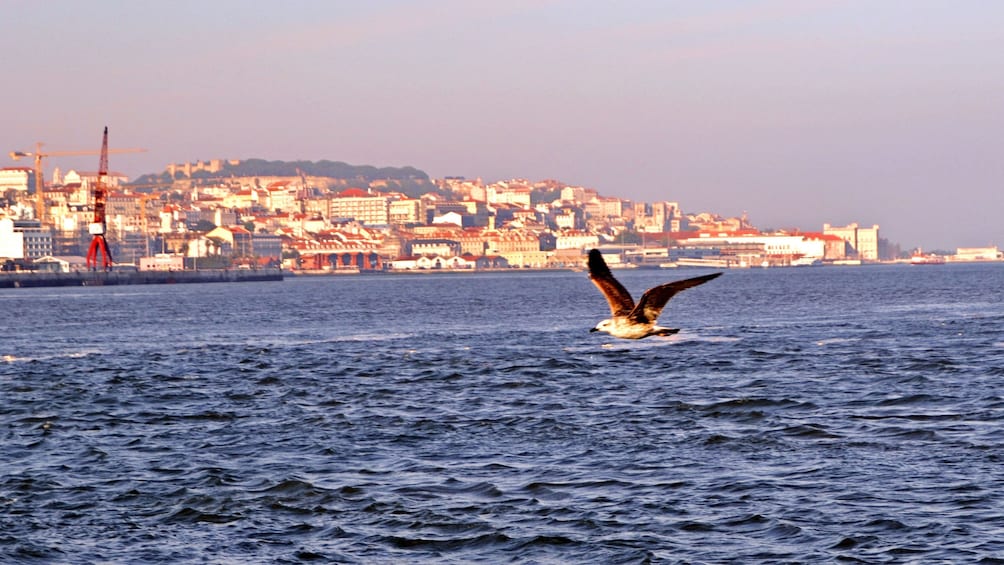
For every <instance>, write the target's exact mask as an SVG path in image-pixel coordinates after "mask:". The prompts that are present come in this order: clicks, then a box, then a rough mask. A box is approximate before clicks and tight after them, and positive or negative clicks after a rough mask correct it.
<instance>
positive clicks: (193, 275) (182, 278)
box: [0, 269, 283, 288]
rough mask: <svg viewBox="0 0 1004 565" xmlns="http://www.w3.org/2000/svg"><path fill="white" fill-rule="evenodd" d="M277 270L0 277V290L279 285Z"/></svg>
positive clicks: (29, 274) (281, 277) (280, 272)
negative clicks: (131, 285)
mask: <svg viewBox="0 0 1004 565" xmlns="http://www.w3.org/2000/svg"><path fill="white" fill-rule="evenodd" d="M282 279H283V273H282V271H281V270H279V269H252V270H243V269H236V270H222V269H220V270H216V269H211V270H200V271H81V272H76V273H34V272H14V273H0V288H31V287H44V286H114V285H130V284H184V283H213V282H255V281H281V280H282Z"/></svg>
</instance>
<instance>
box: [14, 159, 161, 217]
mask: <svg viewBox="0 0 1004 565" xmlns="http://www.w3.org/2000/svg"><path fill="white" fill-rule="evenodd" d="M42 145H44V144H43V143H42V142H41V141H40V142H38V143H36V144H35V151H34V152H29V151H11V152H10V158H11V159H13V160H15V161H17V160H18V159H22V158H26V157H34V158H35V197H36V198H37V200H36V202H35V216H36V217H37V218H38V221H39V222H40V223H42V222H44V221H45V190H44V186H45V184H44V183H43V182H42V159H44V158H46V157H70V156H80V155H100V154H101V151H100V150H96V151H88V150H84V151H45V152H43V151H42ZM144 151H146V149H138V148H129V149H109V150H108V152H109V153H142V152H144Z"/></svg>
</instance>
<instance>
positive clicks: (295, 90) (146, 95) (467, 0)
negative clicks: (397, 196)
mask: <svg viewBox="0 0 1004 565" xmlns="http://www.w3.org/2000/svg"><path fill="white" fill-rule="evenodd" d="M0 8H2V11H3V18H2V20H0V22H2V23H0V54H2V55H0V68H2V75H0V77H2V79H0V80H2V83H0V84H2V87H0V88H2V90H0V112H2V114H0V115H2V116H3V119H2V121H0V151H2V154H0V155H3V158H2V160H0V163H2V165H0V166H13V165H16V164H19V163H15V162H13V161H11V160H10V159H9V158H8V157H6V156H5V154H6V152H8V151H11V150H15V149H31V148H32V147H33V144H34V143H35V142H36V141H42V142H45V143H46V147H47V149H49V150H52V151H60V150H73V149H90V148H94V149H97V148H99V146H100V142H101V130H102V128H103V127H104V126H105V125H107V126H108V127H109V128H110V139H111V145H112V146H113V147H144V148H147V149H148V152H147V153H144V154H124V155H112V156H111V158H110V161H111V168H112V169H113V170H117V171H121V172H124V173H126V174H129V175H131V176H138V175H139V174H143V173H148V172H160V171H162V170H163V169H164V166H165V165H166V164H167V163H169V162H173V161H187V160H198V159H211V158H218V157H225V158H251V157H257V158H263V159H283V160H295V159H308V160H319V159H331V160H339V161H346V162H349V163H353V164H370V165H376V166H402V165H412V166H415V167H418V168H420V169H423V170H425V171H426V172H428V173H429V174H430V175H432V176H435V177H440V176H445V175H463V176H467V177H481V178H483V179H485V180H486V181H494V180H499V179H506V178H512V177H522V178H528V179H531V180H539V179H544V178H554V179H558V180H562V181H565V182H569V183H574V184H581V185H584V186H587V187H592V188H596V189H598V190H599V191H600V192H601V193H602V194H605V195H611V196H621V197H624V198H631V199H634V200H647V201H651V200H671V201H678V202H680V203H681V205H682V207H683V209H684V211H686V212H700V211H711V212H717V213H720V214H724V215H739V214H741V213H742V212H743V211H746V212H748V214H749V216H750V220H751V221H752V222H753V223H754V224H755V225H757V226H758V227H761V228H763V227H800V228H802V229H804V230H817V231H818V230H819V229H821V226H822V224H823V222H829V223H832V224H845V223H848V222H858V223H860V224H864V225H871V224H873V223H877V224H879V225H880V226H881V235H882V236H883V237H886V238H888V239H890V240H891V241H893V242H898V243H901V244H902V245H904V246H905V247H911V246H916V245H922V246H924V247H925V248H928V249H933V248H939V247H940V248H948V249H951V248H954V247H955V246H980V245H990V244H995V245H999V246H1002V247H1004V218H1002V212H1004V2H1001V1H997V0H983V1H981V0H968V1H967V0H944V1H933V0H902V1H895V0H880V1H875V0H846V1H839V0H834V1H824V0H819V1H813V0H765V1H746V2H737V1H726V0H702V1H700V2H695V1H691V0H679V1H675V0H651V1H634V2H632V1H626V2H612V1H592V0H566V1H561V0H555V1H547V0H504V1H498V2H494V1H471V0H428V1H414V2H406V1H391V0H367V1H365V2H360V1H337V0H316V1H297V0H284V1H282V2H246V1H243V0H241V1H238V0H231V1H219V0H214V1H208V2H207V1H203V0H198V1H187V0H182V1H171V2H164V1H154V0H123V1H97V0H91V1H87V2H78V1H63V0H47V1H43V2H39V1H38V0H30V1H29V0H0ZM53 166H60V167H62V168H63V169H64V170H66V169H67V168H71V167H76V168H84V169H88V170H95V169H96V168H97V157H88V158H86V159H84V160H83V161H81V160H73V159H69V158H60V159H56V158H53V159H51V160H50V162H49V163H48V164H47V165H46V174H49V173H50V172H51V170H52V167H53Z"/></svg>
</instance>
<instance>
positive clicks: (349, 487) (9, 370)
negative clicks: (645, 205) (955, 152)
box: [0, 265, 1004, 563]
mask: <svg viewBox="0 0 1004 565" xmlns="http://www.w3.org/2000/svg"><path fill="white" fill-rule="evenodd" d="M697 273H698V271H679V272H671V271H631V272H625V271H619V272H617V275H618V276H619V277H620V278H621V279H622V281H623V282H624V283H625V285H626V286H627V287H628V288H629V289H630V290H632V291H633V292H635V293H638V292H640V291H641V290H642V289H644V288H646V287H648V286H652V285H653V284H656V283H658V282H663V281H665V280H669V279H673V278H682V277H684V276H691V275H694V274H697ZM1002 288H1004V265H971V266H962V265H946V266H935V267H911V266H899V267H861V268H844V269H842V268H815V269H811V268H810V269H804V270H800V269H789V270H752V271H730V272H727V273H726V274H725V276H723V277H721V278H720V279H717V280H715V281H712V282H711V283H708V284H707V285H704V286H701V287H698V288H695V289H692V290H689V291H687V292H685V293H683V294H681V295H678V296H677V297H676V298H674V299H673V301H672V302H671V303H670V305H669V306H668V307H667V309H666V311H665V312H664V316H663V318H662V321H663V322H664V324H665V325H673V326H674V327H682V328H683V331H682V332H681V333H680V334H678V335H676V336H673V337H670V338H651V339H648V340H643V341H638V342H628V341H614V340H612V339H611V338H609V337H608V336H605V335H601V334H590V333H588V332H587V330H588V329H589V328H590V327H592V325H593V324H594V323H595V322H596V321H598V320H599V319H600V318H602V317H605V316H606V313H607V309H606V308H607V307H606V304H605V302H604V301H603V299H602V297H601V296H600V295H599V293H598V292H597V291H596V289H595V288H594V287H593V286H592V285H591V283H590V282H589V281H588V279H587V278H586V276H585V275H584V274H582V273H505V274H480V275H429V276H356V277H330V278H311V279H302V278H300V279H287V280H286V281H284V282H281V283H245V284H215V285H213V284H209V285H181V286H158V287H139V286H137V287H108V288H80V289H72V288H60V289H11V290H7V291H3V292H0V308H2V310H3V312H4V325H5V326H6V329H5V330H4V331H3V337H2V338H0V339H2V341H0V356H2V357H0V422H2V424H3V427H2V428H0V449H2V453H0V561H3V562H67V563H89V562H146V563H150V562H212V563H215V562H280V563H281V562H286V563H292V562H301V561H309V560H319V561H322V562H344V563H390V562H395V563H396V562H408V563H418V562H429V563H442V562H486V561H487V562H497V561H504V562H567V563H572V562H597V563H645V562H675V561H683V562H708V563H717V562H725V561H732V562H750V561H793V562H812V561H834V560H845V559H846V560H852V561H853V560H860V561H864V562H898V561H918V562H932V561H941V562H977V561H981V560H982V561H984V562H1002V561H1004V504H1002V487H1001V485H1002V484H1004V465H1002V463H1004V461H1002V458H1004V429H1002V421H1004V396H1002V391H1001V384H1002V382H1004V334H1002V331H1001V328H1002V327H1004V291H1002Z"/></svg>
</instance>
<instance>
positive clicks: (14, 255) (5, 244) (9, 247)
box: [0, 218, 24, 259]
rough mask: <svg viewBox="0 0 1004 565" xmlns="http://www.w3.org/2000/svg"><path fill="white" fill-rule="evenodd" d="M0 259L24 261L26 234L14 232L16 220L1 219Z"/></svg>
mask: <svg viewBox="0 0 1004 565" xmlns="http://www.w3.org/2000/svg"><path fill="white" fill-rule="evenodd" d="M0 259H24V233H22V232H20V231H14V220H12V219H10V218H3V219H0Z"/></svg>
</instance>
